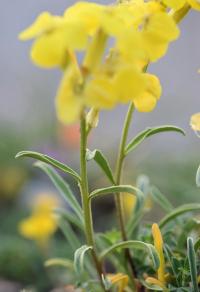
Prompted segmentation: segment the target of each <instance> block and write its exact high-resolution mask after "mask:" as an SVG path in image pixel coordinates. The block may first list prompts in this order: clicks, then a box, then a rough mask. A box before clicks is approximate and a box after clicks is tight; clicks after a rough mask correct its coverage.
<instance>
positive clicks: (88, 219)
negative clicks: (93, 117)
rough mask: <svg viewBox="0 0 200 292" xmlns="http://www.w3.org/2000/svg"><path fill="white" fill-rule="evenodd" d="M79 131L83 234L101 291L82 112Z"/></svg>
mask: <svg viewBox="0 0 200 292" xmlns="http://www.w3.org/2000/svg"><path fill="white" fill-rule="evenodd" d="M80 133H81V142H80V172H81V183H80V189H81V197H82V207H83V214H84V223H85V236H86V241H87V245H88V246H91V247H92V257H93V260H94V263H95V267H96V270H97V273H98V276H99V280H100V282H101V286H102V288H103V291H105V288H104V285H103V282H102V275H103V269H102V266H101V263H100V261H99V258H98V256H97V253H96V246H95V242H94V235H93V234H94V231H93V222H92V212H91V204H90V201H89V198H88V197H89V196H88V194H89V192H88V177H87V163H86V148H87V132H86V119H85V114H84V113H83V115H82V118H81V123H80Z"/></svg>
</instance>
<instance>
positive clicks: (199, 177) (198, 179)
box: [196, 166, 200, 187]
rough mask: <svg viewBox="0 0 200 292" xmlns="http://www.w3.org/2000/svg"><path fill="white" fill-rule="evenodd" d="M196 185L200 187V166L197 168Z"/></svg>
mask: <svg viewBox="0 0 200 292" xmlns="http://www.w3.org/2000/svg"><path fill="white" fill-rule="evenodd" d="M196 185H197V186H198V187H200V166H199V168H198V170H197V174H196Z"/></svg>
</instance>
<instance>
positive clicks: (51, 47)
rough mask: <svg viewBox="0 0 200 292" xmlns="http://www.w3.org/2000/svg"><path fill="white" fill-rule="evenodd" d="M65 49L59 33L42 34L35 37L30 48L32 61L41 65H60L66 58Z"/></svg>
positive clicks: (47, 66)
mask: <svg viewBox="0 0 200 292" xmlns="http://www.w3.org/2000/svg"><path fill="white" fill-rule="evenodd" d="M67 57H68V55H67V49H66V46H65V44H64V40H63V35H62V34H60V33H56V32H53V33H49V34H43V35H41V36H40V37H39V38H37V39H36V40H35V42H34V44H33V46H32V49H31V59H32V61H33V62H34V63H35V64H36V65H38V66H42V67H46V68H51V67H55V66H62V64H64V63H66V61H67V60H65V58H66V59H67Z"/></svg>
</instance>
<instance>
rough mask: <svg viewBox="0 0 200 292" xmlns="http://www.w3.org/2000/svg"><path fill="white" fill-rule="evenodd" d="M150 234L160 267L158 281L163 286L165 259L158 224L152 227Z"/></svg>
mask: <svg viewBox="0 0 200 292" xmlns="http://www.w3.org/2000/svg"><path fill="white" fill-rule="evenodd" d="M152 234H153V239H154V246H155V248H156V250H157V252H158V254H159V259H160V267H159V269H158V280H159V281H160V282H161V283H162V284H163V285H165V259H164V254H163V238H162V234H161V232H160V229H159V226H158V224H156V223H154V224H153V225H152Z"/></svg>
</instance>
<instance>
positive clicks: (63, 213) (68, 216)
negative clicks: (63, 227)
mask: <svg viewBox="0 0 200 292" xmlns="http://www.w3.org/2000/svg"><path fill="white" fill-rule="evenodd" d="M53 211H54V213H55V214H56V215H58V216H60V217H61V218H63V219H65V220H67V222H70V223H71V224H73V225H74V226H76V227H78V228H79V229H80V230H81V231H84V226H83V223H82V222H81V221H80V219H79V218H77V217H76V215H75V214H73V213H72V212H69V210H65V209H61V208H55V209H54V210H53Z"/></svg>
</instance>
